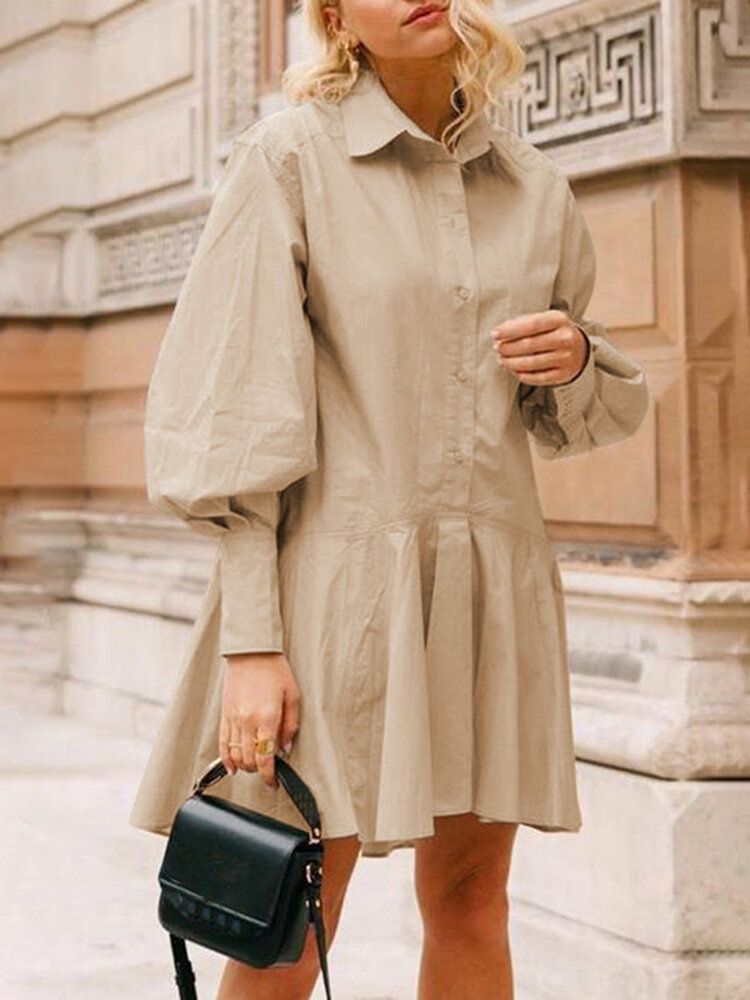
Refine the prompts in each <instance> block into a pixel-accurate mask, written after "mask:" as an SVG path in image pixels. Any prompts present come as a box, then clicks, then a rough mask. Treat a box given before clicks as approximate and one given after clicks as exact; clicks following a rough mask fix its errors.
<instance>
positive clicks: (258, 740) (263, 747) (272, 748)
mask: <svg viewBox="0 0 750 1000" xmlns="http://www.w3.org/2000/svg"><path fill="white" fill-rule="evenodd" d="M253 749H254V750H255V752H256V753H260V754H269V753H275V752H276V740H275V739H274V738H273V737H272V736H256V737H255V739H254V740H253Z"/></svg>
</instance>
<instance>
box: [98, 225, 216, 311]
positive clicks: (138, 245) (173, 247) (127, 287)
mask: <svg viewBox="0 0 750 1000" xmlns="http://www.w3.org/2000/svg"><path fill="white" fill-rule="evenodd" d="M205 221H206V213H205V212H204V213H202V214H200V215H193V216H189V217H187V218H183V219H177V220H176V221H170V222H167V223H163V224H160V225H150V226H149V225H140V226H139V227H138V228H137V229H134V230H132V231H129V232H115V233H113V234H110V235H104V236H101V237H100V239H99V247H98V256H99V283H98V289H97V291H98V295H99V297H100V298H101V297H106V296H108V295H116V294H118V293H121V292H125V291H133V290H134V289H138V288H147V287H153V286H155V285H165V284H171V283H173V282H179V281H181V280H182V278H183V277H184V275H185V272H186V271H187V267H188V265H189V263H190V259H191V258H192V256H193V252H194V250H195V246H196V244H197V242H198V238H199V237H200V234H201V231H202V229H203V226H204V224H205Z"/></svg>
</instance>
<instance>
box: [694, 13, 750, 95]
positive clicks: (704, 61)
mask: <svg viewBox="0 0 750 1000" xmlns="http://www.w3.org/2000/svg"><path fill="white" fill-rule="evenodd" d="M694 3H695V10H694V11H693V16H694V22H695V39H696V63H697V66H696V68H697V92H698V107H699V108H700V109H701V110H702V111H748V110H750V0H697V2H696V0H694Z"/></svg>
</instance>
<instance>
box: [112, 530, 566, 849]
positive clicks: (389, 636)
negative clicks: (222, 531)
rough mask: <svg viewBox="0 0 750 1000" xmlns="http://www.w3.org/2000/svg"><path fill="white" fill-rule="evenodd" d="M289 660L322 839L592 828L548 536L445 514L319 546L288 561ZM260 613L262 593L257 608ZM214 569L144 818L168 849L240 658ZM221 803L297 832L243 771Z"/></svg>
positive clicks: (303, 766)
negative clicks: (501, 828) (227, 679)
mask: <svg viewBox="0 0 750 1000" xmlns="http://www.w3.org/2000/svg"><path fill="white" fill-rule="evenodd" d="M279 592H280V600H281V611H282V620H283V626H284V635H285V647H284V648H285V651H286V655H287V657H288V659H289V664H290V666H291V669H292V672H293V674H294V676H295V679H296V681H297V684H298V686H299V688H300V695H301V702H300V717H299V728H298V731H297V734H296V736H295V739H294V743H293V748H292V751H291V754H290V756H289V758H288V759H289V762H290V764H291V765H292V766H293V767H294V768H295V769H296V770H297V771H298V772H299V774H300V775H301V776H302V778H303V779H304V780H305V781H306V782H307V784H308V785H309V786H310V789H311V791H312V792H313V794H314V796H315V798H316V801H317V803H318V807H319V809H320V813H321V821H322V833H323V837H324V838H327V837H341V836H350V835H357V836H358V838H359V840H360V841H361V843H362V853H363V854H364V855H367V856H387V855H388V854H389V853H390V852H391V851H392V850H393V849H394V848H397V847H409V846H413V844H414V841H415V839H417V838H421V837H429V836H432V835H433V834H434V832H435V825H434V817H435V816H443V815H450V814H458V813H465V812H473V813H474V814H475V815H476V816H477V817H478V819H479V820H480V821H481V822H514V823H520V824H524V825H528V826H531V827H533V828H535V829H537V830H540V831H544V832H548V831H549V832H552V831H577V830H578V829H580V827H581V823H582V818H581V812H580V807H579V802H578V796H577V786H576V768H575V754H574V747H573V728H572V717H571V699H570V678H569V671H568V655H567V635H566V624H565V608H564V598H563V590H562V582H561V577H560V572H559V568H558V565H557V561H556V559H555V556H554V553H553V552H552V550H551V547H550V545H549V542H548V539H547V537H546V535H543V534H540V535H533V534H531V533H529V532H526V531H525V530H522V529H518V528H516V527H514V526H513V525H509V524H505V523H502V522H500V521H497V520H495V519H493V518H491V517H485V516H483V515H482V516H472V515H470V514H465V513H454V512H451V511H448V512H445V513H430V514H427V515H424V516H422V517H420V518H417V519H414V520H411V521H401V522H398V523H394V524H390V525H387V526H385V527H384V528H382V529H381V530H379V531H378V532H373V531H363V532H362V533H361V534H357V533H352V532H341V533H336V532H306V533H302V534H298V535H295V536H292V537H290V538H288V539H287V540H286V541H285V543H284V544H283V546H282V547H281V548H280V551H279ZM248 599H249V600H251V599H252V595H251V594H249V595H248ZM220 610H221V594H220V586H219V574H218V565H216V564H215V565H214V569H213V572H212V575H211V578H210V580H209V584H208V587H207V590H206V593H205V595H204V598H203V601H202V603H201V607H200V611H199V614H198V616H197V618H196V621H195V623H194V625H193V628H192V632H191V636H190V641H189V643H188V645H187V648H186V650H185V654H184V657H183V661H182V664H181V667H180V671H179V675H178V677H177V681H176V684H175V686H174V689H173V691H172V694H171V697H170V699H169V702H168V704H167V706H166V708H165V711H164V715H163V717H162V721H161V725H160V727H159V730H158V732H157V735H156V738H155V740H154V743H153V746H152V750H151V754H150V756H149V759H148V761H147V764H146V768H145V771H144V773H143V775H142V778H141V782H140V785H139V787H138V790H137V793H136V797H135V799H134V801H133V804H132V809H131V814H130V823H131V824H132V825H133V826H135V827H138V828H141V829H144V830H150V831H153V832H156V833H161V834H165V835H166V834H168V833H169V830H170V828H171V824H172V821H173V818H174V814H175V812H176V811H177V809H178V808H179V805H180V804H181V802H182V801H183V800H184V799H185V798H186V797H187V796H188V795H189V794H190V793H191V789H192V786H193V782H194V781H195V779H196V777H197V776H198V775H199V774H200V773H201V772H202V771H203V770H204V768H205V767H206V766H207V764H209V763H210V762H211V761H212V760H213V759H215V758H216V757H217V756H218V754H219V736H218V734H219V723H220V718H221V705H222V695H223V682H224V671H225V669H226V660H225V658H224V657H222V656H221V655H220V654H219V653H218V640H219V620H220ZM211 792H212V794H216V795H219V796H221V797H223V798H226V799H228V800H231V801H233V802H237V803H239V804H242V805H245V806H247V807H249V808H252V809H255V810H257V811H259V812H262V813H265V814H267V815H270V816H274V817H276V818H277V819H280V820H283V821H285V822H288V823H293V824H294V825H296V826H301V827H305V826H306V824H305V822H304V819H303V817H302V815H301V814H300V813H299V812H298V810H297V808H296V806H294V804H293V803H292V801H291V799H290V798H289V796H288V795H287V793H286V791H285V789H284V788H283V786H279V788H271V787H269V786H268V785H266V784H265V782H264V781H263V779H262V778H261V776H260V774H259V773H257V772H248V771H237V772H236V773H235V774H234V775H227V776H226V777H225V778H222V779H221V780H220V781H219V782H217V783H216V784H215V785H212V786H211Z"/></svg>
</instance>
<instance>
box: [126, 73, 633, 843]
mask: <svg viewBox="0 0 750 1000" xmlns="http://www.w3.org/2000/svg"><path fill="white" fill-rule="evenodd" d="M594 277H595V256H594V249H593V245H592V240H591V237H590V234H589V231H588V229H587V227H586V224H585V222H584V219H583V216H582V214H581V212H580V209H579V207H578V205H577V203H576V201H575V199H574V196H573V193H572V190H571V187H570V185H569V183H568V181H567V179H566V177H565V175H564V174H563V172H562V170H561V168H559V167H558V166H557V165H556V164H555V163H554V161H553V160H552V159H551V158H550V157H548V156H547V155H546V154H544V153H542V152H541V151H539V150H537V149H536V148H535V147H534V146H533V145H532V144H531V143H530V142H528V141H527V140H525V139H523V138H522V137H520V136H518V135H516V134H515V133H513V132H512V131H511V130H509V129H506V128H504V127H502V126H499V125H496V124H494V123H492V122H490V120H489V119H488V117H487V116H486V114H482V115H480V116H479V117H478V118H476V119H475V120H474V121H473V122H472V124H471V125H470V127H469V128H468V130H467V131H466V132H465V133H464V134H463V136H462V137H461V139H460V142H459V145H458V147H457V149H456V150H455V152H454V153H453V154H451V153H450V152H448V150H447V149H446V148H445V147H444V146H442V145H441V144H440V143H439V142H437V141H436V140H435V139H434V138H432V137H431V136H429V135H428V134H427V133H425V132H424V131H422V129H421V128H419V127H418V126H417V124H416V123H415V122H414V121H413V120H412V119H410V118H409V117H408V116H407V115H406V114H405V113H404V112H403V111H402V110H401V109H400V108H399V107H398V105H397V104H396V103H395V102H394V101H393V100H392V99H391V98H390V96H389V95H388V93H387V91H386V90H385V88H384V86H383V84H382V82H381V81H380V79H379V78H378V77H377V76H376V75H375V74H374V73H372V72H371V71H369V70H363V71H362V72H361V74H360V76H359V78H358V79H357V82H356V84H355V86H354V87H353V89H352V90H351V91H350V92H349V93H348V94H347V95H346V97H344V98H343V100H342V101H340V102H339V103H324V102H319V101H307V102H304V103H302V104H300V105H297V106H290V107H286V108H284V109H283V110H281V111H279V112H277V113H275V114H271V115H269V116H266V117H265V118H263V119H261V120H259V121H257V122H254V123H253V124H251V125H249V126H247V127H246V128H245V129H244V130H243V131H242V132H241V133H240V134H239V135H238V136H237V137H236V138H235V139H234V141H233V142H232V145H231V151H230V156H229V159H228V161H227V164H226V166H225V168H224V171H223V173H222V176H221V178H220V181H219V184H218V185H217V189H216V191H215V196H214V199H213V202H212V206H211V210H210V212H209V215H208V218H207V221H206V223H205V226H204V229H203V231H202V233H201V236H200V239H199V241H198V244H197V247H196V249H195V252H194V255H193V258H192V260H191V264H190V267H189V270H188V273H187V275H186V277H185V280H184V282H183V284H182V287H181V290H180V294H179V296H178V300H177V303H176V306H175V309H174V312H173V314H172V318H171V320H170V323H169V325H168V328H167V330H166V332H165V335H164V338H163V341H162V344H161V348H160V351H159V354H158V358H157V361H156V364H155V367H154V370H153V374H152V378H151V382H150V385H149V390H148V396H147V405H146V416H145V447H146V473H147V488H148V496H149V499H150V501H151V502H152V504H153V505H154V506H155V507H156V508H157V509H158V510H160V511H163V512H168V513H169V514H171V515H174V516H175V517H177V518H180V519H182V520H183V521H184V522H185V524H186V525H187V526H188V527H189V528H190V529H192V530H194V531H197V532H200V533H202V534H204V535H207V536H209V537H213V538H215V539H216V542H217V549H216V561H215V563H214V566H213V572H212V574H211V579H210V581H209V584H208V587H207V590H206V593H205V597H204V598H203V601H202V604H201V608H200V612H199V614H198V616H197V619H196V621H195V623H194V626H193V629H192V632H191V635H190V641H189V643H188V646H187V649H186V651H185V654H184V659H183V661H182V665H181V670H180V674H179V677H178V679H177V682H176V684H175V687H174V690H173V693H172V696H171V698H170V700H169V703H168V705H167V707H166V709H165V712H164V715H163V720H162V723H161V726H160V729H159V731H158V733H157V736H156V738H155V741H154V744H153V747H152V750H151V755H150V757H149V760H148V762H147V765H146V768H145V772H144V774H143V776H142V780H141V783H140V787H139V788H138V791H137V794H136V797H135V800H134V802H133V806H132V812H131V816H130V822H131V823H132V824H133V825H134V826H136V827H140V828H142V829H146V830H152V831H155V832H158V833H162V834H166V833H168V832H169V829H170V826H171V823H172V820H173V816H174V814H175V812H176V810H177V808H178V807H179V805H180V803H181V802H182V801H183V800H184V799H185V798H186V797H187V796H188V795H189V794H190V792H191V788H192V784H193V782H194V780H195V779H196V777H197V776H198V775H199V774H200V773H201V772H202V771H203V769H204V768H205V767H206V766H207V764H208V763H210V761H211V760H213V759H215V758H216V757H217V756H218V753H219V748H218V730H219V721H220V714H221V702H222V691H223V679H224V671H225V668H226V665H227V661H226V659H225V658H224V657H225V656H226V654H229V653H235V652H250V651H261V650H275V651H283V652H285V653H286V655H287V657H288V659H289V663H290V666H291V668H292V671H293V673H294V675H295V678H296V680H297V683H298V684H299V687H300V692H301V713H300V725H299V730H298V732H297V736H296V738H295V741H294V747H293V749H292V752H291V755H290V758H289V760H290V763H291V764H292V765H293V766H294V767H295V768H296V769H297V770H298V771H299V773H300V774H301V776H302V777H303V778H304V779H305V781H307V782H308V784H309V785H310V787H311V789H312V791H313V793H314V794H315V796H316V799H317V801H318V805H319V807H320V811H321V819H322V827H323V836H324V837H337V836H345V835H352V834H356V835H358V837H359V839H360V840H361V842H362V851H363V853H364V854H365V855H370V856H383V855H387V854H388V853H389V852H390V851H391V850H393V848H395V847H402V846H413V844H414V840H415V839H416V838H420V837H429V836H431V835H432V834H433V833H434V832H435V825H434V817H435V816H440V815H446V814H454V813H463V812H468V811H473V812H474V813H475V814H476V815H477V816H478V817H479V819H480V820H481V821H483V822H492V821H505V822H509V821H510V822H517V823H521V824H526V825H528V826H531V827H534V828H536V829H538V830H542V831H575V830H578V829H579V828H580V826H581V823H582V816H581V811H580V808H579V801H578V797H577V788H576V771H575V755H574V746H573V732H572V715H571V702H570V688H569V683H570V682H569V673H568V659H567V648H566V624H565V617H564V616H565V610H564V604H563V591H562V584H561V577H560V572H559V568H558V564H557V561H556V559H555V556H554V553H553V550H552V547H551V545H550V542H549V539H548V536H547V532H546V528H545V524H544V520H543V515H542V509H541V505H540V502H539V497H538V493H537V486H536V482H535V478H534V471H533V465H532V461H531V454H532V452H531V449H532V447H533V448H534V449H536V453H537V454H538V455H539V456H541V458H543V459H546V460H561V459H565V458H567V457H568V456H572V455H576V454H580V453H581V452H585V451H588V450H590V449H593V448H597V447H602V446H611V445H615V444H616V443H617V442H619V441H622V440H624V439H625V438H628V437H629V436H631V435H632V434H633V433H634V432H635V431H636V430H637V428H638V427H639V425H640V424H641V422H642V420H643V418H644V415H645V412H646V409H647V407H648V403H649V394H648V389H647V385H646V379H645V375H644V372H643V370H642V368H641V367H640V366H639V364H637V363H636V362H635V361H634V360H633V359H632V358H631V357H628V356H626V355H625V354H623V353H622V352H621V351H620V350H618V349H616V348H615V347H614V346H613V344H612V343H611V342H610V340H609V339H608V336H607V331H606V330H605V328H604V327H603V326H602V324H601V323H600V322H598V321H597V320H595V319H592V318H591V317H589V316H587V315H586V310H587V306H588V304H589V300H590V297H591V294H592V290H593V286H594ZM551 307H554V308H560V309H563V310H565V311H566V312H567V313H568V315H569V316H570V317H571V318H572V319H573V321H574V322H575V323H576V324H577V325H578V326H580V328H581V329H582V330H583V331H584V332H585V333H586V334H587V336H588V337H589V344H590V349H589V356H588V360H587V363H586V365H585V367H584V369H583V370H582V372H581V373H580V374H579V375H578V376H577V377H576V378H575V379H574V380H572V381H570V382H568V383H567V384H565V385H560V386H556V387H540V386H533V387H532V386H529V385H527V384H524V383H522V382H521V381H520V380H519V379H518V378H517V377H516V376H515V375H513V374H512V373H511V372H510V371H508V370H507V369H506V368H503V367H502V366H501V365H499V364H498V363H497V360H496V356H495V353H494V351H493V349H492V341H491V336H490V331H491V329H492V328H493V327H494V326H497V325H498V324H499V323H501V322H502V321H503V320H505V319H507V318H510V317H512V316H517V315H520V314H522V313H531V312H538V311H541V310H545V309H548V308H551ZM155 666H156V668H158V664H157V665H155ZM212 792H214V793H215V794H216V795H219V796H222V797H224V798H227V799H229V800H231V801H234V802H237V803H239V804H242V805H245V806H249V807H250V808H253V809H257V810H258V811H261V812H263V813H266V814H268V815H271V816H275V817H276V818H278V819H281V820H283V821H285V822H289V823H293V824H294V825H296V826H304V825H305V824H304V821H303V818H302V816H301V815H300V813H299V812H298V811H297V810H296V807H295V806H294V805H293V803H292V802H291V800H290V799H289V797H288V795H287V793H286V792H285V790H284V789H283V787H279V788H278V789H273V788H270V787H269V786H267V785H266V784H265V783H264V782H263V779H262V778H261V777H260V775H259V774H257V773H254V772H247V771H238V772H237V773H236V774H234V775H227V776H226V777H225V778H222V779H221V781H219V782H218V783H217V784H216V785H215V786H212Z"/></svg>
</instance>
